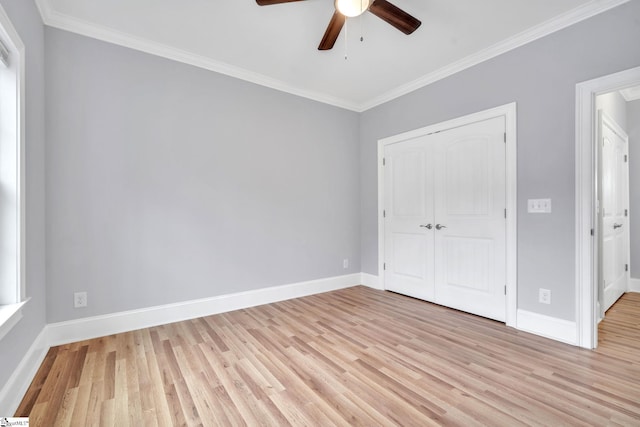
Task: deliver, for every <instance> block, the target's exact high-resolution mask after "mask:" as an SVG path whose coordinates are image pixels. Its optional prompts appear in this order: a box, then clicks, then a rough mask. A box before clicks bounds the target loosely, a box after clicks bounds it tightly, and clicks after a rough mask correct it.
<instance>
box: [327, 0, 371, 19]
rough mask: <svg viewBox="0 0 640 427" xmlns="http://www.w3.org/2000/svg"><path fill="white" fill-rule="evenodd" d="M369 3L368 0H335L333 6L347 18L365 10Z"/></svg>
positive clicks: (358, 14) (360, 13)
mask: <svg viewBox="0 0 640 427" xmlns="http://www.w3.org/2000/svg"><path fill="white" fill-rule="evenodd" d="M370 3H371V2H370V1H369V0H336V1H335V3H334V6H335V8H336V10H337V11H338V12H340V13H341V14H343V15H344V16H346V17H347V18H355V17H356V16H360V15H362V14H363V13H364V12H366V11H367V9H369V5H370Z"/></svg>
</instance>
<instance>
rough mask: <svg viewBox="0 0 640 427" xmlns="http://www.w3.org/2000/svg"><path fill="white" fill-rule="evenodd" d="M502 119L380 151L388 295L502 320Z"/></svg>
mask: <svg viewBox="0 0 640 427" xmlns="http://www.w3.org/2000/svg"><path fill="white" fill-rule="evenodd" d="M504 141H505V119H504V117H496V118H493V119H489V120H485V121H481V122H476V123H472V124H469V125H466V126H462V127H457V128H454V129H450V130H446V131H442V132H438V133H435V134H431V135H425V136H421V137H418V138H415V139H411V140H406V141H402V142H398V143H395V144H391V145H388V146H386V147H385V150H384V157H385V167H384V186H385V188H384V210H385V216H384V233H385V236H384V242H385V243H384V258H385V259H384V263H385V269H384V283H385V289H387V290H390V291H394V292H398V293H401V294H405V295H409V296H412V297H416V298H420V299H423V300H426V301H431V302H435V303H437V304H440V305H444V306H447V307H452V308H455V309H458V310H462V311H466V312H469V313H473V314H477V315H480V316H484V317H488V318H491V319H495V320H499V321H505V317H506V295H505V294H506V252H505V248H506V221H505V216H506V211H505V207H506V200H505V198H506V188H505V186H506V177H505V174H506V166H505V161H506V159H505V152H506V149H505V143H504Z"/></svg>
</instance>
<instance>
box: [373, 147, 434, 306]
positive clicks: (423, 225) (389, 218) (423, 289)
mask: <svg viewBox="0 0 640 427" xmlns="http://www.w3.org/2000/svg"><path fill="white" fill-rule="evenodd" d="M427 138H428V137H426V136H425V137H421V138H417V139H415V140H410V141H405V142H402V143H398V144H393V145H390V146H387V147H386V148H385V175H384V178H385V180H384V185H385V191H384V194H385V201H384V206H385V239H384V242H385V264H386V265H385V270H384V274H385V277H384V282H385V288H386V289H387V290H390V291H394V292H398V293H401V294H404V295H409V296H412V297H416V298H420V299H424V300H427V301H433V300H434V290H433V279H434V270H433V155H432V146H431V145H430V144H428V143H427Z"/></svg>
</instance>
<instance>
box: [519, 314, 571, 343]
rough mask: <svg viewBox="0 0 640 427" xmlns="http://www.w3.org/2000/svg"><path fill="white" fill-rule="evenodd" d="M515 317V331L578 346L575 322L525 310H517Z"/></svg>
mask: <svg viewBox="0 0 640 427" xmlns="http://www.w3.org/2000/svg"><path fill="white" fill-rule="evenodd" d="M517 317H518V318H517V329H519V330H521V331H525V332H530V333H532V334H535V335H540V336H543V337H546V338H551V339H553V340H556V341H562V342H564V343H567V344H572V345H578V330H577V327H576V322H572V321H570V320H564V319H558V318H556V317H551V316H545V315H543V314H538V313H534V312H532V311H526V310H518V314H517Z"/></svg>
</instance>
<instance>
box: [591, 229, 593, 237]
mask: <svg viewBox="0 0 640 427" xmlns="http://www.w3.org/2000/svg"><path fill="white" fill-rule="evenodd" d="M591 235H592V236H593V228H592V229H591Z"/></svg>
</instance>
